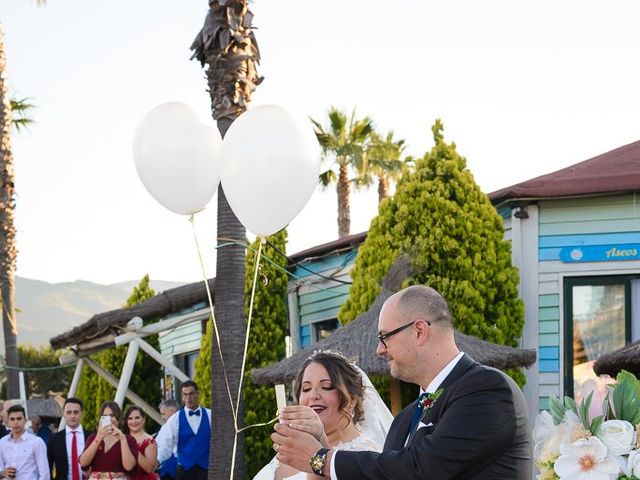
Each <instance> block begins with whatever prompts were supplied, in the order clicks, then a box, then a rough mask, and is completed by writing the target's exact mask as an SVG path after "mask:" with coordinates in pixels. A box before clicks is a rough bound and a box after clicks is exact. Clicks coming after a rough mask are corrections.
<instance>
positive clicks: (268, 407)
mask: <svg viewBox="0 0 640 480" xmlns="http://www.w3.org/2000/svg"><path fill="white" fill-rule="evenodd" d="M286 242H287V231H286V230H281V231H280V232H278V233H276V234H274V235H271V236H269V237H268V238H267V243H266V244H265V245H264V246H263V249H262V255H263V258H262V260H261V261H260V267H259V272H258V283H257V285H256V294H255V298H254V305H253V319H252V322H251V332H249V345H248V349H247V360H246V364H245V377H244V381H245V387H244V394H243V395H244V397H243V398H244V404H245V417H244V425H254V424H256V423H265V422H268V421H269V420H271V419H273V417H275V414H276V410H277V406H276V400H275V394H274V391H273V389H272V388H269V387H260V386H256V385H253V384H252V383H251V380H250V376H251V370H252V369H254V368H262V367H265V366H267V365H270V364H271V363H273V362H277V361H279V360H281V359H282V358H284V356H285V337H286V336H287V335H288V332H289V330H288V322H289V320H288V316H287V285H288V278H287V273H286V271H285V270H284V269H285V267H286V265H287V258H286V256H285V255H284V254H283V252H285V249H286ZM257 249H258V240H256V241H255V242H253V243H252V244H251V248H250V249H249V251H248V253H247V260H246V262H247V263H246V278H245V298H246V304H245V311H246V315H247V316H248V315H249V305H250V300H251V297H250V295H251V287H252V285H253V275H254V271H255V262H256V251H257ZM267 259H268V260H267ZM272 262H273V263H272ZM218 328H220V326H219V325H218ZM207 330H208V331H211V330H213V324H212V322H211V321H209V322H208V324H207ZM243 348H244V345H243ZM210 351H211V341H210V339H209V336H208V335H207V336H205V338H203V340H202V344H201V346H200V355H199V357H198V359H197V360H196V366H195V375H194V378H195V381H196V383H197V384H198V386H199V387H200V389H201V390H202V393H201V395H200V400H201V401H202V403H203V404H205V405H206V404H207V401H208V400H209V397H208V395H207V394H206V391H207V389H208V387H210V383H211V381H210V377H209V376H208V374H209V371H210V369H211V363H210V362H207V361H206V360H205V359H208V358H209V352H210ZM228 401H229V400H228V399H227V402H228ZM271 432H272V429H271V427H256V428H253V429H251V430H249V433H248V435H246V436H245V437H244V447H245V458H246V470H247V471H246V476H245V477H246V478H253V476H254V475H255V474H256V473H258V471H259V470H260V468H262V467H263V466H264V465H265V464H266V463H267V462H269V461H270V459H271V457H273V449H272V448H271V440H270V435H271Z"/></svg>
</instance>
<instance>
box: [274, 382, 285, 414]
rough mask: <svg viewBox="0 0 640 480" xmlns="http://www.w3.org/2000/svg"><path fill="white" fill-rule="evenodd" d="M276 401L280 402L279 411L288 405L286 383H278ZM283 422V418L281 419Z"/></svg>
mask: <svg viewBox="0 0 640 480" xmlns="http://www.w3.org/2000/svg"><path fill="white" fill-rule="evenodd" d="M276 403H277V404H278V413H280V411H281V410H282V409H283V408H284V407H286V406H287V394H286V393H285V391H284V385H282V384H281V383H279V384H277V385H276ZM280 423H282V420H280Z"/></svg>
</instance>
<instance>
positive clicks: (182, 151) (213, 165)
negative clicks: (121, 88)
mask: <svg viewBox="0 0 640 480" xmlns="http://www.w3.org/2000/svg"><path fill="white" fill-rule="evenodd" d="M221 143H222V140H221V139H220V134H219V133H218V131H217V130H216V129H214V128H212V127H208V126H206V125H204V124H202V123H200V122H199V120H198V117H197V115H196V114H195V112H194V111H193V110H191V108H189V106H188V105H186V104H184V103H180V102H171V103H164V104H162V105H159V106H157V107H155V108H154V109H153V110H151V111H150V112H149V113H147V114H146V115H145V116H144V117H143V119H142V120H141V121H140V124H139V125H138V128H137V129H136V133H135V136H134V139H133V159H134V162H135V166H136V170H137V172H138V176H139V177H140V180H141V181H142V183H143V185H144V186H145V188H146V189H147V190H148V192H149V193H150V194H151V196H152V197H153V198H155V199H156V200H157V201H158V202H159V203H160V204H161V205H163V206H164V207H166V208H168V209H169V210H171V211H172V212H175V213H179V214H181V215H191V214H192V213H195V212H198V211H200V210H202V209H203V208H204V207H205V206H206V205H207V203H209V200H211V197H213V194H214V193H215V191H216V188H218V184H219V183H220V146H221Z"/></svg>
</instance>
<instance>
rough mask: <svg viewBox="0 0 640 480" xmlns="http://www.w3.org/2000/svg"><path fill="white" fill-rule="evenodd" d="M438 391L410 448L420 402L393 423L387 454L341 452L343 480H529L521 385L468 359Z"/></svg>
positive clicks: (339, 467)
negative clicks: (415, 413) (408, 436)
mask: <svg viewBox="0 0 640 480" xmlns="http://www.w3.org/2000/svg"><path fill="white" fill-rule="evenodd" d="M439 388H442V389H443V392H442V395H441V396H440V398H438V399H437V400H436V402H435V403H434V404H433V407H432V408H431V409H430V410H428V411H427V413H426V416H425V418H424V420H423V424H422V425H421V426H420V428H419V429H418V430H417V431H416V433H415V434H414V435H412V438H410V441H409V443H408V444H407V446H406V447H405V442H406V441H407V435H408V433H409V426H410V424H411V417H412V416H413V412H414V411H415V408H416V402H413V403H412V404H411V405H409V406H407V407H406V408H404V409H403V410H402V411H401V412H400V413H399V414H398V415H397V416H396V418H395V419H394V421H393V423H392V424H391V428H390V430H389V433H388V435H387V440H386V442H385V444H384V451H383V453H373V452H340V451H338V452H336V454H335V455H336V457H335V468H336V474H337V476H338V479H339V480H350V479H356V478H357V479H403V480H411V479H428V480H445V479H446V480H450V479H464V480H471V479H473V480H480V479H483V480H485V479H487V480H488V479H496V480H509V479H517V480H530V479H531V476H532V465H531V445H530V441H529V430H528V421H527V419H528V415H527V405H526V402H525V399H524V396H523V395H522V392H521V390H520V389H519V388H518V386H517V385H516V384H515V382H514V381H513V380H511V379H510V378H509V377H507V376H506V375H505V374H503V373H502V372H500V371H499V370H496V369H493V368H489V367H485V366H482V365H480V364H478V363H476V362H475V361H473V360H472V359H471V358H470V357H469V356H468V355H466V354H465V355H464V356H463V357H462V358H461V359H460V361H459V362H458V363H457V365H456V366H455V367H454V369H453V370H452V371H451V373H450V374H449V375H448V376H447V377H446V379H445V380H444V382H443V383H442V385H440V387H439ZM424 425H426V426H424Z"/></svg>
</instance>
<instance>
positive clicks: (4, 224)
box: [0, 29, 19, 398]
mask: <svg viewBox="0 0 640 480" xmlns="http://www.w3.org/2000/svg"><path fill="white" fill-rule="evenodd" d="M6 65H7V63H6V55H5V49H4V33H3V32H2V29H0V100H1V104H0V296H1V297H0V298H1V301H2V329H3V333H4V349H5V361H6V364H7V367H13V368H8V369H7V370H8V371H7V397H8V398H18V396H19V390H18V371H17V370H16V367H18V340H17V337H18V325H17V322H16V316H15V273H16V256H17V249H16V228H15V225H14V221H13V214H14V210H15V189H14V183H15V174H14V171H13V154H12V152H11V136H10V135H11V103H10V99H9V86H8V85H7V81H6Z"/></svg>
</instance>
